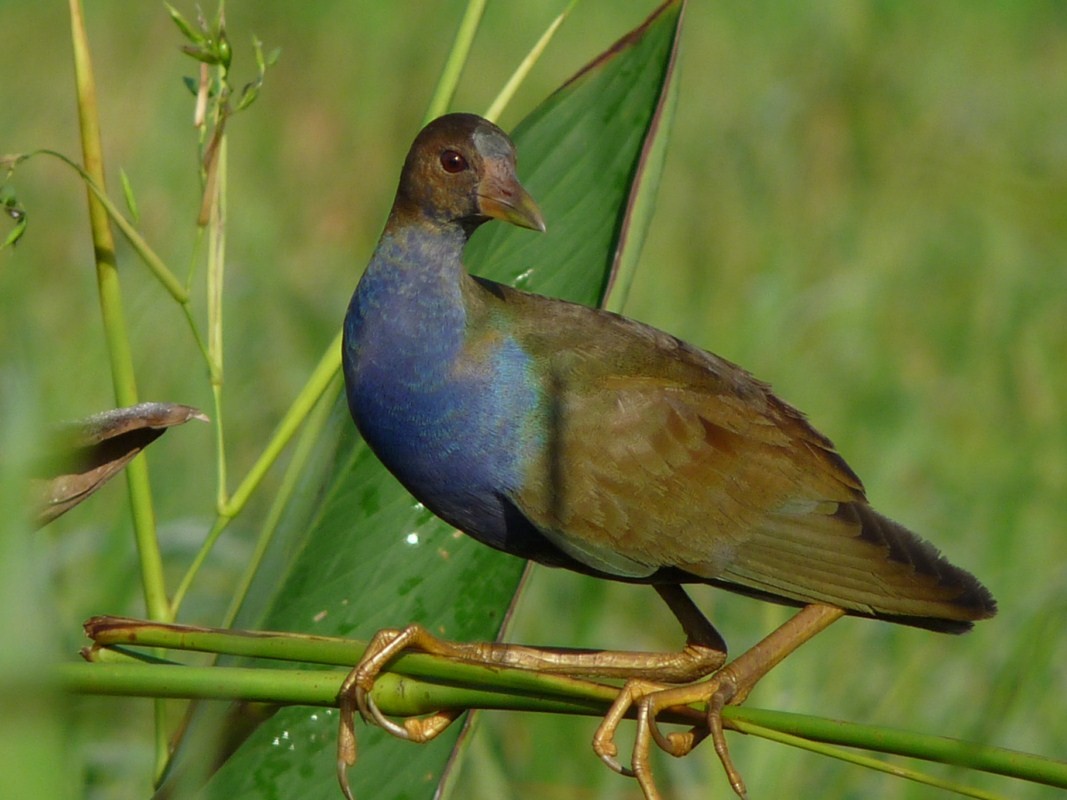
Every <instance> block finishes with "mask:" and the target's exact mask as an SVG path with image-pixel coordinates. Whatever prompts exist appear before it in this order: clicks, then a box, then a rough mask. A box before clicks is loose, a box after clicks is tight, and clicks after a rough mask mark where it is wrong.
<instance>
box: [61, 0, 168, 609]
mask: <svg viewBox="0 0 1067 800" xmlns="http://www.w3.org/2000/svg"><path fill="white" fill-rule="evenodd" d="M70 19H71V38H72V42H73V47H74V74H75V81H76V83H77V92H78V120H79V123H80V127H81V143H82V154H83V158H84V160H85V173H86V174H87V176H88V177H89V178H90V179H91V180H92V182H93V183H95V184H96V185H97V186H99V187H101V190H103V187H104V185H105V184H104V160H103V150H102V147H101V142H100V118H99V114H98V108H97V101H96V86H95V83H94V80H93V69H92V62H91V59H90V56H89V42H88V38H87V37H86V32H85V18H84V14H83V12H82V6H81V2H80V0H70ZM87 195H88V204H89V223H90V227H91V230H92V237H93V251H94V253H95V255H96V276H97V288H98V292H99V296H100V313H101V316H102V318H103V322H104V335H105V337H106V339H107V346H108V356H109V358H110V362H111V377H112V382H113V385H114V390H115V401H116V403H117V404H118V405H119V406H132V405H135V404H136V403H137V380H136V377H135V375H134V367H133V355H132V353H131V350H130V341H129V337H128V336H127V331H126V321H125V317H124V313H123V307H122V291H121V288H120V286H119V275H118V264H117V262H116V259H115V240H114V238H113V236H112V234H111V226H110V224H109V223H108V212H107V210H106V209H105V208H104V206H103V204H102V203H101V202H100V199H99V198H98V197H97V195H96V194H95V193H94V192H93V191H92V190H91V189H90V190H89V191H88V192H87ZM126 481H127V486H128V490H129V498H130V510H131V513H132V515H133V527H134V534H135V536H136V540H137V551H138V556H139V559H140V565H141V584H142V588H143V591H144V599H145V608H146V610H147V612H148V616H149V617H151V618H152V619H158V620H166V619H169V614H170V606H169V604H168V602H167V595H166V589H165V584H164V579H163V560H162V558H161V556H160V552H159V542H158V540H157V539H156V525H155V513H154V510H153V508H152V494H151V486H150V484H149V480H148V462H147V461H146V460H145V457H144V455H143V454H142V455H140V456H138V457H137V458H135V459H134V460H133V461H131V462H130V464H129V465H128V466H127V467H126Z"/></svg>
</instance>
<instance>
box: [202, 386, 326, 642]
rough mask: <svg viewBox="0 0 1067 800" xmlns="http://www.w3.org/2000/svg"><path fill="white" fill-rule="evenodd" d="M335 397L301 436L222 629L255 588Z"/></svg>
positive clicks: (319, 409) (312, 418)
mask: <svg viewBox="0 0 1067 800" xmlns="http://www.w3.org/2000/svg"><path fill="white" fill-rule="evenodd" d="M332 396H335V392H334V391H327V393H326V397H323V398H322V400H321V401H320V402H319V403H318V405H316V406H315V408H314V410H313V411H312V412H311V415H310V416H309V417H308V420H307V423H306V424H305V425H304V429H303V430H302V431H301V433H300V439H299V440H298V441H297V443H296V447H294V449H293V455H292V457H291V458H290V459H289V463H288V464H287V465H286V467H285V475H284V476H283V477H282V482H281V485H280V486H279V487H278V491H277V492H275V494H274V499H273V500H272V501H271V506H270V511H269V512H268V513H267V518H266V520H264V522H263V527H262V528H261V529H260V534H259V538H258V539H257V540H256V548H255V550H254V551H253V553H252V557H251V558H250V559H249V560H248V564H247V565H246V567H245V571H244V574H243V575H242V576H241V580H240V582H239V583H238V584H237V590H236V591H235V592H234V593H233V597H232V599H231V600H230V608H229V609H228V610H227V612H226V617H225V618H224V620H223V623H222V624H223V627H229V626H231V625H232V624H233V621H234V620H235V619H236V617H237V612H238V611H239V610H240V608H241V605H242V603H244V600H245V597H246V596H247V594H248V590H249V588H251V586H252V581H253V580H255V577H256V574H257V573H258V571H259V565H260V564H261V563H262V561H263V558H264V556H266V554H267V550H268V549H269V548H270V543H271V542H272V541H273V540H274V533H275V532H276V531H277V530H278V524H279V523H280V522H281V519H282V515H283V514H284V513H285V511H286V509H287V508H288V506H289V501H290V500H291V499H292V497H293V493H294V492H295V491H296V487H297V485H298V484H299V482H300V480H301V479H302V478H303V476H304V471H305V469H306V468H307V466H308V463H309V462H310V460H311V457H312V455H313V454H314V453H315V452H316V445H317V444H318V442H319V439H320V438H321V436H322V431H323V430H324V429H325V427H326V422H327V420H328V419H329V418H330V413H331V412H332V411H333V407H334V403H333V402H331V401H330V400H329V398H330V397H332Z"/></svg>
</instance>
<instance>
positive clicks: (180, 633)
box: [58, 620, 1067, 796]
mask: <svg viewBox="0 0 1067 800" xmlns="http://www.w3.org/2000/svg"><path fill="white" fill-rule="evenodd" d="M115 623H117V624H115ZM98 639H99V640H100V643H111V644H115V643H119V642H122V641H124V640H131V639H132V640H136V641H137V642H138V643H140V642H143V643H145V644H148V645H162V644H166V646H168V647H171V648H175V649H182V648H184V649H193V650H200V651H207V652H225V653H230V654H234V655H243V656H248V657H259V658H263V657H266V658H281V659H285V660H292V659H294V658H299V660H307V661H311V662H313V663H318V664H346V665H347V664H351V663H355V661H356V660H358V656H359V654H360V653H361V652H362V649H363V646H364V644H363V643H362V642H357V641H349V640H344V639H335V638H329V637H316V636H302V635H298V634H279V633H269V634H267V633H248V632H239V633H238V632H231V631H222V630H217V629H200V628H193V627H191V626H180V625H160V624H154V623H143V624H138V623H136V622H135V621H132V620H129V621H127V620H118V621H113V623H112V627H107V629H106V630H103V631H102V632H101V635H99V636H98ZM308 656H311V657H310V658H308ZM125 660H126V659H123V660H122V661H125ZM346 674H347V670H329V671H322V670H315V671H310V672H308V671H302V670H289V669H284V670H282V669H267V668H255V669H251V668H238V667H185V666H172V665H166V664H165V665H149V664H131V663H122V662H121V661H119V662H116V661H111V662H109V663H103V664H64V665H61V669H60V671H59V676H58V678H59V681H60V684H61V685H62V686H63V688H65V689H66V690H68V691H72V692H79V693H89V694H117V695H134V696H146V697H190V698H211V699H227V698H228V699H243V700H255V701H259V702H264V703H275V704H293V703H299V704H307V705H317V706H334V705H335V704H336V694H337V690H338V687H339V685H340V682H341V681H342V680H343V678H344V677H345V675H346ZM617 691H618V690H617V687H614V686H609V685H605V684H600V683H595V682H592V681H586V680H577V679H573V678H567V677H565V676H560V675H544V674H541V673H538V672H532V671H526V670H520V669H510V668H503V669H502V668H488V667H483V666H479V665H472V664H464V663H461V662H457V661H451V660H449V659H445V658H438V657H436V656H428V655H422V654H409V655H403V656H401V657H400V658H398V659H397V660H396V661H395V662H394V663H393V664H392V665H391V666H390V672H388V673H383V674H382V675H380V676H379V677H378V679H377V681H376V684H375V688H374V700H375V703H376V704H377V705H378V706H379V707H380V708H381V710H382V711H383V712H385V713H387V714H390V715H397V716H410V715H418V714H425V713H429V712H432V711H436V710H440V709H444V708H491V709H511V710H518V711H536V712H547V713H567V714H584V715H589V716H599V715H602V714H603V713H604V712H605V711H606V709H607V707H608V705H610V703H611V702H612V700H613V699H614V697H615V694H616V692H617ZM700 714H701V712H699V711H696V710H694V709H669V710H668V711H667V712H666V713H664V714H663V715H661V719H662V721H663V722H676V723H680V724H691V723H692V722H693V719H694V715H697V716H699V715H700ZM723 717H724V719H725V720H727V722H728V724H729V726H730V727H731V728H734V729H736V730H739V731H743V732H746V733H751V734H753V735H760V736H766V737H768V738H772V739H775V740H778V741H784V742H786V743H788V744H793V745H796V746H804V747H806V748H807V749H815V750H818V751H819V752H822V749H820V748H818V747H812V746H811V745H810V743H811V742H816V743H818V742H823V743H826V744H834V745H843V746H848V747H857V748H862V749H865V750H870V751H876V752H882V753H887V754H891V755H900V756H908V757H912V758H919V759H923V760H926V761H934V762H940V763H944V764H953V765H957V766H963V767H967V768H969V769H973V770H978V771H983V772H988V773H993V774H999V775H1005V776H1008V777H1012V778H1017V779H1020V780H1025V781H1030V782H1033V783H1040V784H1045V785H1048V786H1054V787H1058V788H1067V762H1063V761H1055V760H1053V759H1049V758H1044V757H1042V756H1036V755H1032V754H1028V753H1020V752H1016V751H1012V750H1005V749H1002V748H997V747H990V746H986V745H979V744H974V743H970V742H962V741H959V740H955V739H947V738H944V737H940V736H929V735H925V734H919V733H914V732H910V731H901V730H894V729H890V728H879V727H874V726H868V725H857V724H854V723H849V722H840V721H837V720H830V719H824V718H820V717H812V716H808V715H806V714H794V713H787V712H782V711H769V710H765V709H758V708H750V707H744V706H740V707H739V706H729V707H727V708H726V709H725V710H724V712H723ZM774 732H777V733H774ZM779 734H784V736H783V735H779ZM799 740H806V741H807V742H808V743H809V744H803V742H801V741H799ZM827 754H828V755H833V756H835V757H841V753H840V752H837V751H834V752H830V753H827ZM894 771H895V769H894ZM906 777H914V776H912V775H908V776H906ZM926 777H928V776H924V779H925V778H926ZM933 780H936V779H933ZM968 791H971V790H968ZM972 794H973V791H972ZM977 796H981V795H977Z"/></svg>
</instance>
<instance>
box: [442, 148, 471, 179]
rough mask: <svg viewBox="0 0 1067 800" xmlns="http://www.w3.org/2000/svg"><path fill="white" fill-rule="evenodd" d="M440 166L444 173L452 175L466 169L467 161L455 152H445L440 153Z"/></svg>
mask: <svg viewBox="0 0 1067 800" xmlns="http://www.w3.org/2000/svg"><path fill="white" fill-rule="evenodd" d="M441 166H442V167H443V168H444V171H445V172H451V173H453V174H455V173H457V172H463V170H465V169H467V159H465V158H464V157H463V156H462V155H461V154H459V153H457V152H456V151H455V150H445V151H444V152H443V153H441Z"/></svg>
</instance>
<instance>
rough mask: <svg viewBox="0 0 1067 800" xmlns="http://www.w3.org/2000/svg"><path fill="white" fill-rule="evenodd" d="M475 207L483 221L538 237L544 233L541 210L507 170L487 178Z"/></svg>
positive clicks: (479, 192) (479, 191)
mask: <svg viewBox="0 0 1067 800" xmlns="http://www.w3.org/2000/svg"><path fill="white" fill-rule="evenodd" d="M478 207H479V209H480V210H481V212H482V213H483V214H484V215H485V216H487V217H492V218H493V219H502V220H504V221H505V222H510V223H511V224H512V225H518V226H520V227H522V228H529V229H530V230H534V231H541V232H542V233H544V231H545V220H544V217H542V216H541V209H539V208H538V207H537V203H535V202H534V199H533V198H532V197H530V193H529V192H528V191H526V190H525V189H524V188H523V187H522V184H521V183H519V180H518V178H516V177H515V174H514V173H513V172H512V171H511V170H510V169H508V170H506V172H505V174H504V175H490V176H487V178H486V180H484V181H483V182H482V185H481V187H480V188H479V190H478Z"/></svg>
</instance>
